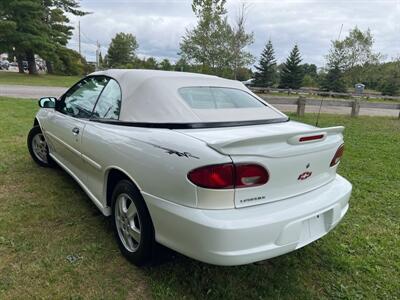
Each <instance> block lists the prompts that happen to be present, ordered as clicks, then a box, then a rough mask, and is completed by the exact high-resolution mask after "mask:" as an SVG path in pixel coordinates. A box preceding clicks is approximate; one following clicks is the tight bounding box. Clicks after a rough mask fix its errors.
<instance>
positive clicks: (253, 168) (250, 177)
mask: <svg viewBox="0 0 400 300" xmlns="http://www.w3.org/2000/svg"><path fill="white" fill-rule="evenodd" d="M235 171H236V174H235V188H243V187H251V186H257V185H263V184H265V183H267V182H268V179H269V174H268V172H267V170H265V169H264V168H263V167H262V166H260V165H255V164H238V165H236V168H235Z"/></svg>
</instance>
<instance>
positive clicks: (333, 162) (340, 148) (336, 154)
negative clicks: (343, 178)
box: [330, 144, 344, 167]
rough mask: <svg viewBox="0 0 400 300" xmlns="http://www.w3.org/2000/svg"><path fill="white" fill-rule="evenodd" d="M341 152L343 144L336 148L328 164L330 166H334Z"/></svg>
mask: <svg viewBox="0 0 400 300" xmlns="http://www.w3.org/2000/svg"><path fill="white" fill-rule="evenodd" d="M343 152H344V144H342V145H340V147H339V148H338V149H337V150H336V153H335V155H334V156H333V158H332V161H331V165H330V166H331V167H333V166H336V165H337V164H338V163H339V162H340V159H341V158H342V156H343Z"/></svg>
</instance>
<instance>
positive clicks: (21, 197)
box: [0, 98, 400, 299]
mask: <svg viewBox="0 0 400 300" xmlns="http://www.w3.org/2000/svg"><path fill="white" fill-rule="evenodd" d="M36 110H37V107H36V101H29V100H18V101H16V100H12V99H6V98H0V128H1V130H0V299H20V298H26V297H29V298H51V299H54V298H56V299H60V298H68V299H93V298H102V299H126V298H137V299H143V298H155V299H165V298H171V299H229V298H236V299H277V298H279V299H324V298H325V299H332V298H344V299H359V298H367V299H377V298H380V299H400V202H399V201H400V121H399V120H397V119H389V118H378V117H359V118H358V119H351V118H350V117H347V116H330V115H322V117H321V119H320V125H321V126H331V125H338V124H343V125H345V126H346V132H345V135H346V137H345V138H346V151H345V156H344V160H343V162H342V164H341V165H340V173H341V174H342V175H344V176H345V177H346V178H348V179H349V180H350V181H351V182H352V183H353V184H354V192H353V196H352V198H351V202H350V209H349V211H348V214H347V216H346V217H345V218H344V220H343V221H342V223H341V224H340V225H338V227H337V228H336V229H335V230H334V231H333V232H331V233H330V234H328V235H327V236H325V237H324V238H322V239H321V240H319V241H317V242H315V243H313V244H311V245H309V246H306V247H304V248H302V249H300V250H298V251H296V252H292V253H290V254H287V255H284V256H281V257H277V258H274V259H271V260H268V261H264V262H262V263H259V264H251V265H247V266H238V267H216V266H210V265H206V264H203V263H200V262H197V261H194V260H192V259H189V258H186V257H184V256H181V255H178V254H176V255H174V257H171V258H169V259H167V260H166V261H165V262H163V263H161V264H160V265H158V266H153V267H146V268H143V269H139V268H136V267H135V266H133V265H131V264H129V263H128V262H127V261H126V260H125V259H124V258H122V257H121V255H120V253H119V251H118V248H117V245H116V243H115V242H114V237H113V235H112V231H111V226H110V225H109V221H108V220H107V219H106V218H104V217H102V216H101V215H100V213H99V212H98V211H97V209H96V208H95V206H94V205H93V204H92V203H91V201H90V200H89V198H88V197H87V196H86V195H85V194H84V193H83V191H82V190H81V189H80V188H79V186H78V185H77V184H76V183H75V182H74V181H73V180H72V179H71V178H70V177H69V176H68V175H67V174H66V173H65V172H63V171H61V170H60V169H45V168H40V167H38V166H37V165H35V164H34V162H33V161H32V160H31V159H30V157H29V154H28V151H27V147H26V135H27V132H28V130H29V129H30V128H31V126H32V122H33V118H34V114H35V111H36ZM293 118H295V117H293ZM314 120H315V116H314V115H307V116H306V117H305V118H303V119H302V121H304V122H308V123H313V122H314ZM70 255H72V256H73V257H74V258H76V260H75V261H72V262H70V261H69V260H68V259H67V257H69V256H70Z"/></svg>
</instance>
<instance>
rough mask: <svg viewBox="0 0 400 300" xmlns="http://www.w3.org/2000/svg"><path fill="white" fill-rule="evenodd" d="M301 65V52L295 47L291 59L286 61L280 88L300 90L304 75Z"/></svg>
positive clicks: (281, 75)
mask: <svg viewBox="0 0 400 300" xmlns="http://www.w3.org/2000/svg"><path fill="white" fill-rule="evenodd" d="M300 63H301V56H300V50H299V47H298V46H297V45H295V46H294V47H293V49H292V51H291V52H290V55H289V57H288V58H287V59H286V62H285V63H284V64H283V67H282V71H281V74H280V77H281V78H280V83H279V87H281V88H291V89H299V88H300V87H301V84H302V82H303V77H304V74H303V69H302V67H301V65H300Z"/></svg>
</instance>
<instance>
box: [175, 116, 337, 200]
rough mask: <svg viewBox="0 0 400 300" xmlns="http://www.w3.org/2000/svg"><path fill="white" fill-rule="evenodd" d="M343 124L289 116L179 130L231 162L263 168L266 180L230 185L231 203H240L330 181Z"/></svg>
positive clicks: (286, 194) (288, 194)
mask: <svg viewBox="0 0 400 300" xmlns="http://www.w3.org/2000/svg"><path fill="white" fill-rule="evenodd" d="M343 129H344V127H342V126H338V127H330V128H316V127H313V126H310V125H306V124H302V123H298V122H294V121H289V122H284V123H277V124H264V125H256V126H238V127H229V128H208V129H192V130H180V132H182V133H184V134H186V135H189V136H192V137H194V138H196V139H199V140H202V141H204V142H205V143H206V144H207V145H208V146H209V147H211V148H212V149H214V150H216V151H218V152H219V153H222V154H225V155H229V156H230V157H231V159H232V161H233V162H234V163H256V164H260V165H262V166H263V167H265V168H266V169H267V170H268V173H269V181H268V182H267V183H266V184H264V185H262V186H256V187H249V188H239V189H236V190H235V206H236V207H244V206H250V205H255V204H261V203H267V202H272V201H278V200H282V199H285V198H289V197H293V196H296V195H299V194H302V193H306V192H308V191H310V190H313V189H316V188H318V187H320V186H322V185H324V184H326V183H328V182H330V181H331V180H333V179H334V178H335V176H336V166H335V167H330V162H331V160H332V158H333V156H334V155H335V152H336V151H337V149H338V148H339V146H340V145H341V144H342V143H343V135H342V132H343Z"/></svg>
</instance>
